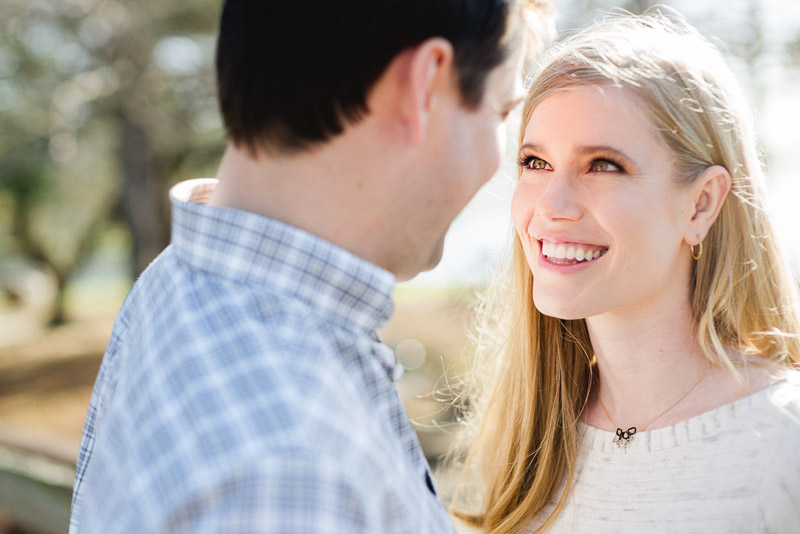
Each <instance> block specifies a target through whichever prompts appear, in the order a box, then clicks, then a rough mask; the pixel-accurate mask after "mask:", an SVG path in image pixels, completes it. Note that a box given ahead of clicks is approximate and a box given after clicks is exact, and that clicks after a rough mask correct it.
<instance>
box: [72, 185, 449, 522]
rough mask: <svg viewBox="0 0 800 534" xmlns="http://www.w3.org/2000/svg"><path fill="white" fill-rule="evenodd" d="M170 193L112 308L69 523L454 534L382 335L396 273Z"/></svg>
mask: <svg viewBox="0 0 800 534" xmlns="http://www.w3.org/2000/svg"><path fill="white" fill-rule="evenodd" d="M213 184H214V182H213V181H209V180H204V181H201V180H192V181H189V182H184V183H182V184H179V185H177V186H176V187H175V188H173V191H172V193H171V197H172V204H173V223H172V236H173V238H172V244H171V245H170V247H168V248H167V249H166V250H165V251H164V253H163V254H162V255H161V256H160V257H159V259H158V260H156V262H155V263H154V264H153V265H151V266H150V267H149V268H148V269H147V271H145V273H144V274H143V275H142V276H141V277H140V279H139V280H138V281H137V283H136V284H135V286H134V287H133V289H132V291H131V293H130V295H129V296H128V298H127V300H126V301H125V304H124V306H123V308H122V310H121V312H120V314H119V317H118V318H117V321H116V324H115V326H114V330H113V332H112V336H111V341H110V342H109V345H108V349H107V351H106V354H105V357H104V359H103V364H102V366H101V369H100V373H99V375H98V377H97V382H96V384H95V388H94V392H93V395H92V400H91V404H90V406H89V412H88V414H87V418H86V425H85V427H84V431H83V441H82V444H81V451H80V456H79V459H78V466H77V473H76V478H75V488H74V495H73V501H72V518H71V525H70V533H72V534H77V533H101V534H113V533H117V532H119V533H137V534H140V533H156V532H158V533H167V532H169V533H173V532H185V533H192V534H201V533H245V532H246V533H261V532H275V533H314V534H324V533H360V532H364V533H370V534H372V533H408V534H422V533H428V532H429V533H437V534H439V533H451V532H454V530H453V527H452V525H451V523H450V521H449V519H448V516H447V513H446V512H445V510H444V508H443V507H442V505H441V504H440V502H439V499H438V498H437V496H436V493H435V489H434V484H433V481H432V478H431V475H430V472H429V470H428V464H427V462H426V460H425V458H424V456H423V453H422V450H421V449H420V446H419V442H418V441H417V437H416V435H415V433H414V431H413V429H412V428H411V426H410V424H409V421H408V419H407V416H406V413H405V410H404V408H403V405H402V403H401V401H400V399H399V397H398V395H397V391H396V388H395V386H394V383H393V380H392V379H393V376H394V374H395V361H394V355H393V353H392V351H391V350H390V349H389V348H388V347H386V346H385V345H383V344H382V343H380V342H379V341H378V337H377V334H376V329H377V328H379V327H381V326H383V325H384V324H385V323H386V321H387V320H388V318H389V316H390V315H391V311H392V302H391V291H392V288H393V284H394V278H393V276H392V275H391V274H390V273H388V272H386V271H383V270H381V269H379V268H378V267H376V266H374V265H372V264H370V263H368V262H366V261H364V260H362V259H360V258H358V257H356V256H354V255H352V254H350V253H348V252H346V251H344V250H342V249H340V248H338V247H335V246H333V245H332V244H330V243H328V242H326V241H323V240H321V239H320V238H318V237H315V236H313V235H311V234H308V233H306V232H303V231H301V230H299V229H297V228H294V227H291V226H288V225H286V224H283V223H280V222H278V221H275V220H271V219H268V218H266V217H262V216H259V215H256V214H252V213H247V212H243V211H237V210H233V209H227V208H218V207H211V206H207V205H204V204H203V203H202V202H201V201H202V200H203V197H205V196H207V195H208V194H209V193H210V190H211V189H212V188H213Z"/></svg>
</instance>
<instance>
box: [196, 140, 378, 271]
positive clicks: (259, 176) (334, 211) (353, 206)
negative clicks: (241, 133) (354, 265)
mask: <svg viewBox="0 0 800 534" xmlns="http://www.w3.org/2000/svg"><path fill="white" fill-rule="evenodd" d="M345 137H346V136H340V138H339V139H336V140H333V141H330V142H328V143H325V144H323V145H320V146H318V147H314V148H312V149H309V150H305V151H303V152H302V153H297V154H288V155H282V154H278V155H273V154H265V153H259V154H257V155H255V156H253V155H251V154H250V153H249V152H248V151H246V150H244V149H240V148H236V147H233V146H231V147H228V149H227V150H226V152H225V155H224V156H223V158H222V161H221V163H220V166H219V169H218V173H217V178H218V179H219V184H218V186H217V188H216V189H215V191H214V193H213V195H212V196H211V198H210V201H209V203H210V204H212V205H216V206H225V207H231V208H236V209H240V210H244V211H249V212H252V213H257V214H260V215H265V216H267V217H270V218H273V219H277V220H280V221H282V222H285V223H287V224H290V225H292V226H295V227H297V228H300V229H302V230H305V231H307V232H309V233H312V234H314V235H317V236H319V237H322V238H323V239H325V240H327V241H329V242H331V243H333V244H335V245H337V246H340V247H342V248H344V249H346V250H348V251H350V252H352V253H354V254H356V255H358V256H360V257H362V258H364V259H366V260H368V261H371V262H373V263H376V264H378V265H380V259H379V257H378V255H377V253H376V251H375V246H374V243H375V241H378V232H380V231H381V228H380V226H379V221H380V213H379V206H378V204H377V203H376V202H375V201H374V199H375V198H377V197H376V191H375V188H376V187H379V185H380V183H379V179H376V177H375V176H374V174H372V173H371V172H370V169H372V168H373V165H374V163H373V162H372V161H370V158H369V156H368V155H365V154H361V155H359V157H353V156H352V151H351V150H350V146H349V145H351V144H352V143H353V140H351V139H350V137H347V138H345ZM371 174H372V175H371ZM380 266H382V265H380ZM382 267H383V266H382Z"/></svg>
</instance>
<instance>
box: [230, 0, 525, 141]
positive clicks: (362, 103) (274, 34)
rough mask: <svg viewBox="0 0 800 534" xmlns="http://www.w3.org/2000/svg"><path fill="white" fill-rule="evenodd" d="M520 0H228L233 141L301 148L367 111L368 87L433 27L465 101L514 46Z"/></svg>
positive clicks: (475, 100)
mask: <svg viewBox="0 0 800 534" xmlns="http://www.w3.org/2000/svg"><path fill="white" fill-rule="evenodd" d="M513 1H514V0H316V1H313V0H312V1H309V0H226V1H225V5H224V7H223V10H222V17H221V23H220V32H219V41H218V45H217V89H218V92H219V102H220V108H221V112H222V118H223V121H224V123H225V128H226V129H227V132H228V136H229V138H230V139H231V141H232V142H233V143H234V144H235V145H237V146H240V145H244V146H246V147H248V148H249V149H250V150H251V151H255V150H256V149H257V148H264V147H267V148H270V149H271V148H274V149H275V150H276V151H293V150H300V149H303V148H307V147H309V146H311V145H312V144H315V143H319V142H322V141H325V140H327V139H330V138H331V137H332V136H334V135H336V134H339V133H341V132H342V130H343V127H344V125H345V124H347V123H352V122H355V121H357V120H358V119H359V118H360V117H362V116H363V115H364V114H365V113H366V112H367V105H366V98H367V94H368V92H369V90H370V89H371V88H372V86H373V85H374V84H375V82H376V81H377V80H378V78H379V77H380V75H381V74H382V73H383V71H384V70H385V69H386V67H387V66H388V65H389V63H390V62H391V60H392V59H393V58H394V57H395V56H396V55H397V54H398V53H400V52H402V51H403V50H405V49H408V48H410V47H413V46H415V45H417V44H419V43H421V42H422V41H424V40H425V39H428V38H430V37H443V38H445V39H447V40H448V41H450V42H451V43H452V45H453V48H454V54H455V58H454V62H455V68H456V72H457V76H458V83H459V88H460V91H461V97H462V103H463V105H464V106H465V107H467V108H469V109H474V108H475V107H477V105H478V104H480V102H481V101H482V99H483V94H484V90H485V85H486V78H487V76H488V74H489V72H490V71H491V70H492V69H494V68H495V67H496V66H498V65H500V64H501V63H502V62H503V61H504V59H505V57H506V55H507V53H508V51H507V50H506V46H505V41H504V35H505V34H506V26H507V24H508V18H509V10H510V9H512V4H513Z"/></svg>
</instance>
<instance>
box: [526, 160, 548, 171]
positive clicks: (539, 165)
mask: <svg viewBox="0 0 800 534" xmlns="http://www.w3.org/2000/svg"><path fill="white" fill-rule="evenodd" d="M520 165H521V166H522V167H524V168H525V169H530V170H532V171H543V170H548V169H549V168H550V164H549V163H547V162H546V161H545V160H543V159H542V158H537V157H536V156H528V157H527V158H524V159H523V160H522V161H521V162H520Z"/></svg>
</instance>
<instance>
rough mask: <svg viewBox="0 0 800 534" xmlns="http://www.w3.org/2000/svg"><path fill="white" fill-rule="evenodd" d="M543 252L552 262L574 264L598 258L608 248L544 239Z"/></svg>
mask: <svg viewBox="0 0 800 534" xmlns="http://www.w3.org/2000/svg"><path fill="white" fill-rule="evenodd" d="M541 243H542V254H543V255H544V256H545V257H546V258H547V261H549V262H550V263H555V264H557V265H572V264H575V263H580V262H582V261H591V260H596V259H597V258H599V257H600V256H602V255H603V254H605V253H606V252H607V251H608V249H607V248H603V247H595V246H591V245H576V244H565V243H550V242H549V241H544V240H542V242H541Z"/></svg>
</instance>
